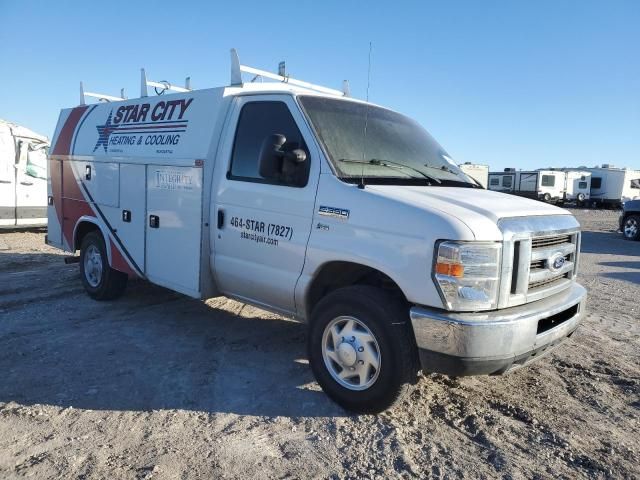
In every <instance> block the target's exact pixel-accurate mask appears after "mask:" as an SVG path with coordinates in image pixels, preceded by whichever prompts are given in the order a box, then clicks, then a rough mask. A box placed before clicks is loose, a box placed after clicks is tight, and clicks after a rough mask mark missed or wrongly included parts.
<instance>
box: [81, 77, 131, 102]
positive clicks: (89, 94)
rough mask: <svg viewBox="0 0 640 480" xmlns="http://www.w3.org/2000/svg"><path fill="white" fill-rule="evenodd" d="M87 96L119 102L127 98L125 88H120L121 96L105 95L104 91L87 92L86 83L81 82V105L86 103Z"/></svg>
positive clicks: (103, 100) (104, 100)
mask: <svg viewBox="0 0 640 480" xmlns="http://www.w3.org/2000/svg"><path fill="white" fill-rule="evenodd" d="M85 97H92V98H97V99H98V100H99V101H102V102H119V101H121V100H126V99H127V97H126V96H125V94H124V88H122V89H120V96H119V97H114V96H113V95H105V94H103V93H94V92H85V91H84V85H83V84H82V82H80V105H86V101H85V100H86V99H85Z"/></svg>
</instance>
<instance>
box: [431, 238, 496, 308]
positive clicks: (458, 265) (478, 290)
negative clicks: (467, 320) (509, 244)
mask: <svg viewBox="0 0 640 480" xmlns="http://www.w3.org/2000/svg"><path fill="white" fill-rule="evenodd" d="M501 257H502V244H501V243H497V242H454V241H445V242H441V243H439V244H438V245H437V248H436V258H435V262H434V267H433V278H434V280H435V282H436V285H437V286H438V288H439V290H440V294H441V296H442V299H443V301H444V302H445V305H446V307H447V308H448V309H449V310H457V311H473V310H491V309H493V308H497V306H498V290H499V287H500V259H501Z"/></svg>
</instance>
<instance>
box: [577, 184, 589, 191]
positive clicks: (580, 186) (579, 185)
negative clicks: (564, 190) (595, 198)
mask: <svg viewBox="0 0 640 480" xmlns="http://www.w3.org/2000/svg"><path fill="white" fill-rule="evenodd" d="M578 188H579V189H580V190H585V189H586V188H587V182H580V183H578Z"/></svg>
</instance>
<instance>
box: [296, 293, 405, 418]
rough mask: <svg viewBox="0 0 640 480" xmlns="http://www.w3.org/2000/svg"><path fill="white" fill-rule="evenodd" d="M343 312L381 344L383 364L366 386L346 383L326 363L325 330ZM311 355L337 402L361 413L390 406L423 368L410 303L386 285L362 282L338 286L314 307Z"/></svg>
mask: <svg viewBox="0 0 640 480" xmlns="http://www.w3.org/2000/svg"><path fill="white" fill-rule="evenodd" d="M343 316H349V317H354V318H356V319H357V320H358V321H360V322H361V323H363V324H364V325H365V326H366V327H367V328H368V329H369V330H370V332H371V333H372V334H373V336H374V337H375V339H376V341H377V345H378V346H379V353H380V357H379V358H380V363H379V365H380V368H379V371H378V373H377V377H376V379H375V382H374V383H373V384H372V385H370V386H369V387H368V388H366V389H365V390H351V389H349V388H346V387H345V386H342V385H341V384H340V383H338V381H336V379H335V378H334V377H333V376H332V373H330V371H329V367H327V365H326V364H325V359H324V357H323V348H324V347H323V335H324V332H325V328H327V326H329V325H330V324H331V322H332V321H334V319H336V318H338V317H343ZM343 341H344V338H343ZM308 355H309V364H310V365H311V369H312V370H313V373H314V375H315V377H316V380H317V381H318V383H319V384H320V386H321V387H322V389H323V390H324V392H325V393H326V394H327V395H328V396H329V397H330V398H331V399H332V400H333V401H335V402H336V403H337V404H339V405H340V406H342V407H343V408H345V409H346V410H349V411H351V412H355V413H378V412H381V411H383V410H386V409H388V408H390V407H392V406H393V405H395V404H398V403H400V402H401V401H402V399H403V398H404V397H405V396H406V395H407V393H408V392H409V390H410V386H411V384H413V383H415V380H416V373H417V371H418V354H417V349H416V344H415V337H414V336H413V334H412V329H411V326H410V321H409V309H408V305H406V302H404V301H401V300H399V299H398V298H397V297H395V296H393V295H392V294H390V293H388V292H387V291H385V290H382V289H380V288H375V287H370V286H363V285H357V286H352V287H345V288H340V289H338V290H335V291H333V292H331V293H330V294H329V295H327V296H326V297H324V298H323V299H322V300H320V302H319V303H318V305H317V306H316V307H315V308H314V310H313V313H312V316H311V325H310V329H309V338H308Z"/></svg>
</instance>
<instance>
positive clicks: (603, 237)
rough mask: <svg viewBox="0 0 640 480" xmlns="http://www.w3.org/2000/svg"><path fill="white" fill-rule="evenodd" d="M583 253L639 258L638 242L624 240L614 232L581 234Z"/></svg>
mask: <svg viewBox="0 0 640 480" xmlns="http://www.w3.org/2000/svg"><path fill="white" fill-rule="evenodd" d="M580 250H581V251H582V252H583V253H597V254H610V255H626V256H640V242H634V241H630V240H625V239H624V238H623V237H622V234H621V233H616V232H592V231H583V232H582V244H581V249H580Z"/></svg>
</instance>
